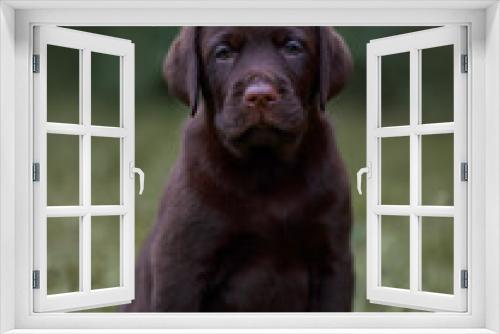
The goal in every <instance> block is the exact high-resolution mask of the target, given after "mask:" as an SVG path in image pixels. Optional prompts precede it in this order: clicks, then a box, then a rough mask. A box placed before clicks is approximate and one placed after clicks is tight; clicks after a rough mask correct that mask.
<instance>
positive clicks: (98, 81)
mask: <svg viewBox="0 0 500 334" xmlns="http://www.w3.org/2000/svg"><path fill="white" fill-rule="evenodd" d="M91 103H92V106H91V107H92V124H93V125H106V126H117V127H119V126H120V57H118V56H111V55H106V54H102V53H95V52H93V53H92V102H91Z"/></svg>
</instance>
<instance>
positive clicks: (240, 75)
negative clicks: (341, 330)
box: [124, 27, 353, 312]
mask: <svg viewBox="0 0 500 334" xmlns="http://www.w3.org/2000/svg"><path fill="white" fill-rule="evenodd" d="M350 71H351V60H350V55H349V51H348V49H347V47H346V46H345V44H344V43H343V41H342V39H341V38H340V37H339V36H338V35H337V34H336V33H335V32H334V31H333V30H332V29H330V28H327V27H203V28H201V27H187V28H183V29H182V31H181V33H180V35H179V36H178V38H177V39H176V41H175V42H174V44H173V45H172V47H171V48H170V52H169V54H168V57H167V59H166V62H165V76H166V80H167V82H168V85H169V89H170V92H171V93H173V94H174V95H175V96H177V97H178V98H180V99H181V100H182V101H184V102H185V103H186V104H188V105H189V106H190V107H191V108H192V113H193V116H194V117H193V118H192V119H191V120H190V121H189V122H188V124H187V127H186V129H185V131H184V138H183V149H182V154H181V156H180V157H179V159H178V161H177V163H176V166H175V168H174V171H173V173H172V176H171V178H170V180H169V182H168V185H167V187H166V190H165V194H164V197H163V200H162V204H161V208H160V212H159V216H158V221H157V223H156V226H155V227H154V230H153V231H152V233H151V235H150V236H149V238H148V240H147V241H146V243H145V245H144V248H143V250H142V255H141V257H140V259H139V261H138V264H137V275H136V299H135V301H134V302H133V303H132V304H130V305H128V306H126V307H125V309H124V310H126V311H136V312H141V311H152V312H163V311H172V312H197V311H219V312H221V311H222V312H223V311H230V312H237V311H243V312H258V311H267V312H272V311H279V312H294V311H297V312H304V311H350V310H351V301H352V293H353V268H352V254H351V247H350V230H351V205H350V192H349V185H348V178H347V175H346V171H345V169H344V165H343V163H342V160H341V157H340V155H339V153H338V151H337V148H336V145H335V142H334V137H333V130H332V127H331V125H330V123H329V121H328V117H327V114H326V113H325V112H324V106H325V103H326V101H327V100H329V99H330V98H331V97H333V96H334V95H335V94H336V93H337V92H339V90H340V89H341V88H342V87H343V85H344V83H345V80H346V78H347V76H348V74H349V73H350Z"/></svg>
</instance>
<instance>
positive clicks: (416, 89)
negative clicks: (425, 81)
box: [410, 49, 422, 291]
mask: <svg viewBox="0 0 500 334" xmlns="http://www.w3.org/2000/svg"><path fill="white" fill-rule="evenodd" d="M419 123H420V52H419V50H418V49H413V50H411V51H410V128H411V133H410V207H411V208H412V210H411V211H412V212H411V214H410V290H412V291H418V290H420V286H421V276H422V275H421V254H422V252H421V233H420V232H421V231H420V217H419V216H418V215H417V214H416V212H415V210H414V208H416V207H417V206H418V205H419V204H420V193H421V191H420V190H421V189H420V184H421V182H420V179H421V164H420V160H421V159H420V158H421V154H420V153H421V152H420V146H421V145H420V136H419V135H418V134H417V131H416V128H417V126H418V124H419Z"/></svg>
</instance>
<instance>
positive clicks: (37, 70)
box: [33, 55, 40, 73]
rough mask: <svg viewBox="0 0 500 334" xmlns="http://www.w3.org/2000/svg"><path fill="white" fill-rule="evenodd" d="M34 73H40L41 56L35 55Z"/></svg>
mask: <svg viewBox="0 0 500 334" xmlns="http://www.w3.org/2000/svg"><path fill="white" fill-rule="evenodd" d="M33 73H40V55H33Z"/></svg>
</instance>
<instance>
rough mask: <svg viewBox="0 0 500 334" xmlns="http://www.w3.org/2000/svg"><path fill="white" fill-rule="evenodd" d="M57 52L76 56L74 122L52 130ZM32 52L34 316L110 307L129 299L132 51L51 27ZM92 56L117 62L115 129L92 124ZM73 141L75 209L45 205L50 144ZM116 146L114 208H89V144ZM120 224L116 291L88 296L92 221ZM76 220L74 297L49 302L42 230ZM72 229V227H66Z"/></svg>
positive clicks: (116, 42) (122, 43)
mask: <svg viewBox="0 0 500 334" xmlns="http://www.w3.org/2000/svg"><path fill="white" fill-rule="evenodd" d="M49 45H52V46H58V47H62V48H69V49H73V50H77V51H78V57H79V59H80V61H79V67H80V68H79V95H80V99H79V101H80V103H79V122H78V124H68V123H56V122H49V121H48V120H47V91H48V89H47V74H48V73H47V72H48V69H47V57H48V54H47V49H48V46H49ZM33 48H34V50H33V52H34V54H36V55H37V56H38V57H39V67H38V73H36V75H34V76H33V87H34V91H33V101H34V104H33V109H34V113H33V115H34V116H33V136H34V140H33V153H34V156H33V160H34V163H37V164H38V165H37V166H38V173H39V174H40V175H39V176H40V177H39V180H38V181H37V182H35V183H34V184H33V199H34V207H33V217H34V224H33V249H34V252H33V269H34V270H36V271H37V273H38V275H39V276H38V285H39V286H38V288H36V289H33V293H34V296H33V299H34V300H33V308H34V311H35V312H48V311H72V310H79V309H85V308H88V307H89V306H90V307H99V306H110V305H117V304H123V303H127V302H130V301H131V300H132V299H134V272H135V268H134V264H135V261H134V260H135V247H134V243H135V241H134V239H135V238H134V220H135V219H134V217H135V210H134V208H135V204H134V202H135V194H134V188H135V187H134V172H133V168H134V143H135V141H134V87H135V85H134V44H133V43H131V42H130V41H129V40H125V39H120V38H113V37H109V36H102V35H97V34H92V33H88V32H82V31H77V30H71V29H66V28H61V27H53V26H36V27H34V35H33ZM92 53H100V54H106V55H111V56H114V57H118V59H119V78H117V79H118V80H119V83H120V86H119V87H120V93H119V95H120V103H119V106H120V107H119V126H114V127H111V126H98V125H93V124H92V121H91V119H92V111H91V103H90V100H91V96H90V92H91V85H92V84H91V81H92V79H91V64H92ZM54 134H57V135H71V136H78V138H79V148H78V150H79V156H80V159H79V162H78V168H79V184H80V187H79V188H80V189H79V203H78V204H75V205H65V206H48V205H47V188H48V186H49V185H48V182H47V169H48V163H47V151H48V148H47V136H48V135H54ZM103 137H107V138H115V139H117V140H119V142H120V143H119V147H120V148H119V149H120V152H119V156H120V160H119V161H120V162H119V165H120V169H119V170H120V172H119V173H120V175H119V180H120V181H119V187H120V188H119V193H120V200H119V203H115V204H114V205H97V204H95V203H92V190H91V186H92V182H91V179H92V163H91V157H92V144H91V142H92V138H103ZM96 216H117V217H119V224H120V227H119V230H118V233H119V234H120V235H119V237H118V238H119V263H117V264H116V265H118V266H119V268H120V270H119V275H120V278H119V286H117V287H109V288H105V289H92V282H91V280H92V265H91V260H92V241H91V234H92V233H91V228H92V217H96ZM54 217H59V218H61V217H63V218H69V217H72V218H77V219H78V225H79V226H78V230H79V240H80V244H79V270H78V274H79V290H78V291H74V292H66V293H56V294H48V291H47V283H48V281H47V224H48V219H49V218H54ZM69 224H71V223H69Z"/></svg>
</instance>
